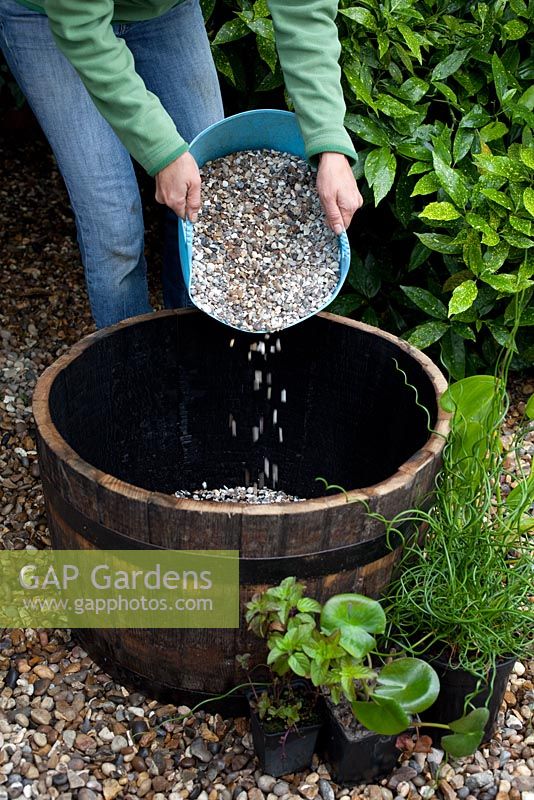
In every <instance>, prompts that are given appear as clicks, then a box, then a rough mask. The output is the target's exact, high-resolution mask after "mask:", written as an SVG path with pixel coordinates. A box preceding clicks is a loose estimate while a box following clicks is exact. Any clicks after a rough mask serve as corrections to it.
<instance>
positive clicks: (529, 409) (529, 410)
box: [525, 394, 534, 474]
mask: <svg viewBox="0 0 534 800" xmlns="http://www.w3.org/2000/svg"><path fill="white" fill-rule="evenodd" d="M525 414H526V416H527V417H528V418H529V419H534V394H531V395H530V397H529V398H528V400H527V404H526V406H525ZM533 474H534V473H533Z"/></svg>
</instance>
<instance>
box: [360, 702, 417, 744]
mask: <svg viewBox="0 0 534 800" xmlns="http://www.w3.org/2000/svg"><path fill="white" fill-rule="evenodd" d="M351 708H352V712H353V714H354V716H355V717H356V719H357V720H358V721H359V722H361V724H362V725H363V726H364V727H365V728H367V730H369V731H374V732H375V733H381V734H383V735H384V736H393V735H394V734H396V733H402V731H404V730H406V728H407V727H408V726H409V725H410V723H411V717H410V715H409V714H408V713H407V712H406V711H404V710H403V709H402V708H401V707H400V705H399V704H398V703H397V702H396V701H395V700H390V699H389V698H387V697H376V695H375V696H374V699H373V700H369V701H367V702H366V701H363V700H357V701H356V702H355V703H352V704H351Z"/></svg>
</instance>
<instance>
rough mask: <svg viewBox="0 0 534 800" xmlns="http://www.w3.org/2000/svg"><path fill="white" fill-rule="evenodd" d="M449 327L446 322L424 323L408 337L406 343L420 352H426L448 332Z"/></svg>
mask: <svg viewBox="0 0 534 800" xmlns="http://www.w3.org/2000/svg"><path fill="white" fill-rule="evenodd" d="M448 329H449V326H448V325H447V323H446V322H423V324H422V325H418V326H417V328H414V330H413V331H412V332H411V333H410V334H409V335H408V336H406V337H405V338H406V341H407V342H408V343H409V344H411V345H413V347H417V348H418V349H419V350H425V349H426V348H427V347H430V345H431V344H434V342H437V341H439V339H441V337H442V336H443V335H444V334H445V333H446V332H447V331H448Z"/></svg>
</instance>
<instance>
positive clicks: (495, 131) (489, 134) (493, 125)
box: [480, 122, 508, 142]
mask: <svg viewBox="0 0 534 800" xmlns="http://www.w3.org/2000/svg"><path fill="white" fill-rule="evenodd" d="M507 133H508V128H507V126H506V125H505V124H504V122H489V123H488V124H487V125H484V127H483V128H482V130H481V131H480V139H481V141H483V142H492V141H494V140H495V139H502V137H503V136H505V135H506V134H507Z"/></svg>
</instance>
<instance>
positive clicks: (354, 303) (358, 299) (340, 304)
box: [327, 294, 365, 317]
mask: <svg viewBox="0 0 534 800" xmlns="http://www.w3.org/2000/svg"><path fill="white" fill-rule="evenodd" d="M364 302H365V301H364V299H363V297H362V296H361V295H359V294H342V295H340V296H339V297H336V299H335V300H333V301H332V302H331V303H330V305H329V306H328V308H327V311H329V312H330V313H331V314H339V315H340V316H341V317H345V316H347V315H348V314H352V312H353V311H356V310H357V309H358V308H361V306H362V305H363V304H364Z"/></svg>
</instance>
